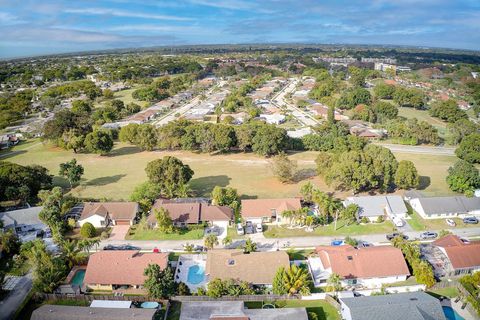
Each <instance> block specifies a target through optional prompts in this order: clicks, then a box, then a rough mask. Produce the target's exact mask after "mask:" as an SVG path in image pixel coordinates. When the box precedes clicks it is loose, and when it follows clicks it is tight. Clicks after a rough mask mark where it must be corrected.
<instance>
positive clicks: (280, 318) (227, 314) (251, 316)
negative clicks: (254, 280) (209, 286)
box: [180, 301, 308, 320]
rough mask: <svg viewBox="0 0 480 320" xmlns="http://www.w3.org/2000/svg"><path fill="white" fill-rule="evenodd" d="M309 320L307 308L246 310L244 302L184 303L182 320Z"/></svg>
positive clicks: (181, 312) (181, 314)
mask: <svg viewBox="0 0 480 320" xmlns="http://www.w3.org/2000/svg"><path fill="white" fill-rule="evenodd" d="M224 319H242V320H243V319H245V320H291V319H295V320H308V315H307V310H306V309H305V308H281V309H246V308H245V307H244V303H243V301H190V302H182V308H181V310H180V320H224Z"/></svg>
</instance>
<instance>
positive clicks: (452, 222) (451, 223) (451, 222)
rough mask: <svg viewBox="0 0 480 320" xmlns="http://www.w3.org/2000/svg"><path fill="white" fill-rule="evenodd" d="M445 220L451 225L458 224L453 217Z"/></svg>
mask: <svg viewBox="0 0 480 320" xmlns="http://www.w3.org/2000/svg"><path fill="white" fill-rule="evenodd" d="M445 222H446V223H447V224H448V225H449V226H450V227H455V226H456V225H457V224H456V223H455V221H453V219H445Z"/></svg>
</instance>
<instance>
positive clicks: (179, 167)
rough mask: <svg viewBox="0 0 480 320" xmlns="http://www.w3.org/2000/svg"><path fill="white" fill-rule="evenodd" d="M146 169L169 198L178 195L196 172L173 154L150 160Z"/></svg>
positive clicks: (149, 176)
mask: <svg viewBox="0 0 480 320" xmlns="http://www.w3.org/2000/svg"><path fill="white" fill-rule="evenodd" d="M145 171H146V172H147V176H148V178H149V180H150V181H151V182H153V183H155V184H157V185H158V186H159V187H160V188H161V190H162V193H163V194H165V196H167V197H169V198H171V197H174V196H175V195H177V194H178V192H179V189H180V187H181V186H183V185H185V184H187V183H188V181H190V179H191V178H192V176H193V174H194V172H193V170H192V169H190V167H189V166H188V165H185V164H183V162H182V161H180V160H179V159H177V158H175V157H171V156H165V157H163V158H162V159H157V160H153V161H151V162H149V163H148V164H147V167H146V169H145Z"/></svg>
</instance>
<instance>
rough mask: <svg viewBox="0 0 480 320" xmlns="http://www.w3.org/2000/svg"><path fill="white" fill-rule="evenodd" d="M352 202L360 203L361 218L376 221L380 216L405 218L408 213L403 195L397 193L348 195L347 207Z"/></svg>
mask: <svg viewBox="0 0 480 320" xmlns="http://www.w3.org/2000/svg"><path fill="white" fill-rule="evenodd" d="M350 204H356V205H358V212H357V216H358V218H359V219H361V218H363V217H366V218H367V219H369V220H370V221H376V220H377V219H378V217H379V216H387V217H390V218H393V217H398V218H401V219H404V218H406V217H407V213H408V210H407V207H406V206H405V202H403V199H402V197H400V196H395V195H392V196H363V197H348V198H347V199H346V200H345V201H344V202H343V205H344V206H345V207H347V206H348V205H350Z"/></svg>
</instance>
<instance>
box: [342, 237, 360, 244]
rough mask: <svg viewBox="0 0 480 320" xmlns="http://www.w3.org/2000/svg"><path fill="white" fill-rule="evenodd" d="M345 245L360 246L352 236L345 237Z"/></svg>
mask: <svg viewBox="0 0 480 320" xmlns="http://www.w3.org/2000/svg"><path fill="white" fill-rule="evenodd" d="M345 243H346V244H349V245H351V246H352V247H356V246H358V240H357V239H355V238H352V237H350V236H346V237H345Z"/></svg>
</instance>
